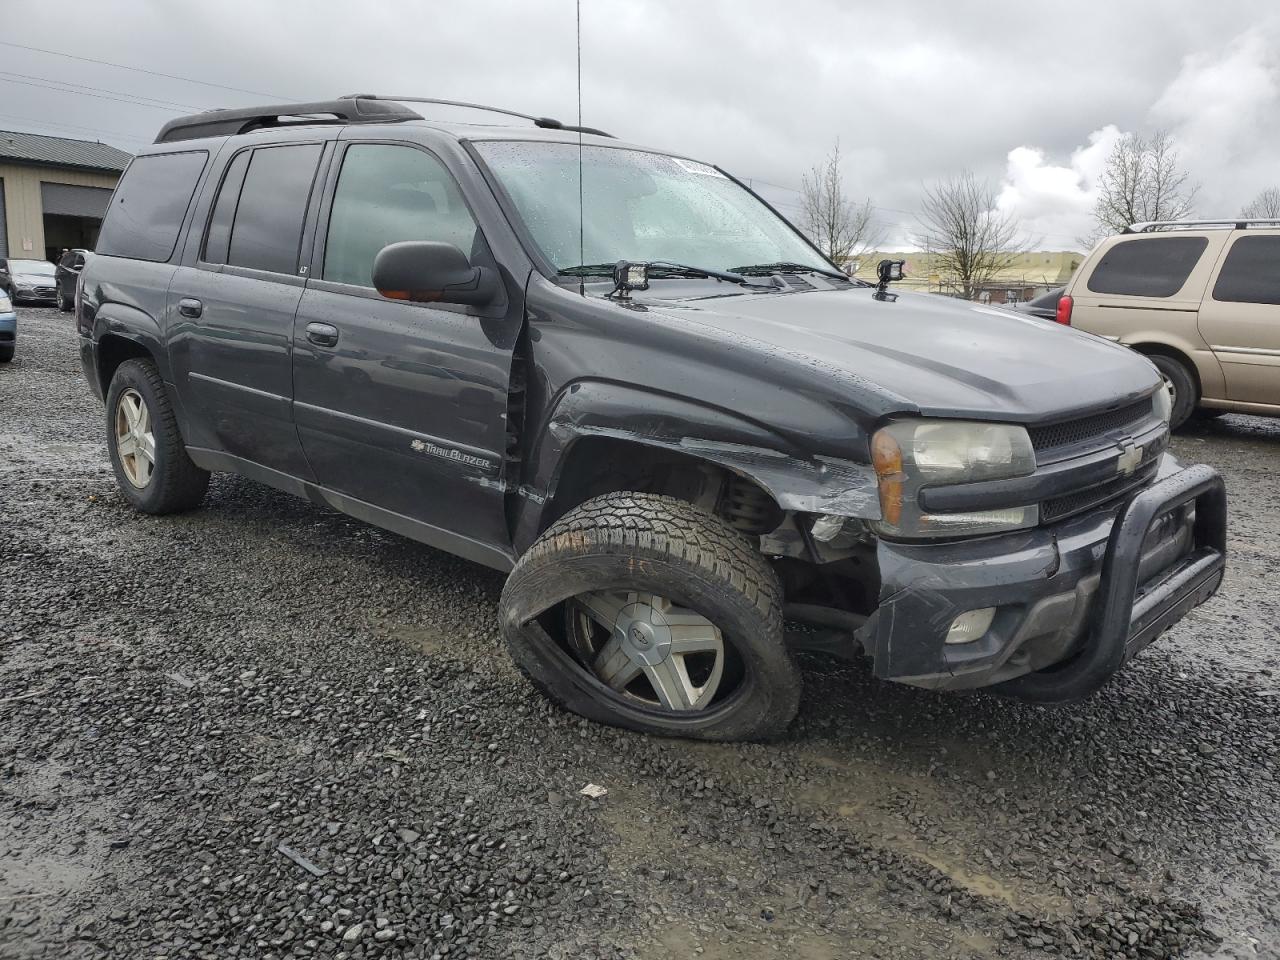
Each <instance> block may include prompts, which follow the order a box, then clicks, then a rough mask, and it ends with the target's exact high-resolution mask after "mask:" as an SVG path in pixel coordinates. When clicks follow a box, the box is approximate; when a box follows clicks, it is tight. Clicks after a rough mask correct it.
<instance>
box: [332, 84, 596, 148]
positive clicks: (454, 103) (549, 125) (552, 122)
mask: <svg viewBox="0 0 1280 960" xmlns="http://www.w3.org/2000/svg"><path fill="white" fill-rule="evenodd" d="M342 99H343V100H373V101H375V102H379V103H381V102H384V101H389V100H391V101H395V100H398V101H400V102H401V103H434V104H439V105H440V106H445V107H466V108H467V109H469V110H483V111H485V112H486V113H501V114H504V115H506V116H508V117H519V118H520V119H521V120H529V121H531V122H532V123H533V125H534V126H535V127H542V128H543V129H544V130H568V131H569V132H571V133H587V134H591V135H593V136H597V137H608V138H609V139H610V140H613V139H615V138H614V136H613V134H611V133H605V132H604V131H603V130H598V129H596V128H595V127H575V126H572V125H570V124H567V123H561V122H560V121H559V120H556V119H553V118H552V117H535V116H531V115H530V114H527V113H519V112H518V111H515V110H507V109H504V108H503V107H489V106H485V105H484V104H483V103H467V102H465V101H463V100H437V99H436V98H434V97H388V96H385V95H383V94H378V93H352V94H349V95H347V96H345V97H343V98H342Z"/></svg>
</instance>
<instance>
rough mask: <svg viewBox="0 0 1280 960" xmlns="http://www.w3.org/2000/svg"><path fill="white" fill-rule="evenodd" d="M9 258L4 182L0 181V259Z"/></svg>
mask: <svg viewBox="0 0 1280 960" xmlns="http://www.w3.org/2000/svg"><path fill="white" fill-rule="evenodd" d="M7 256H9V224H8V221H6V220H5V218H4V180H3V179H0V259H3V258H4V257H7Z"/></svg>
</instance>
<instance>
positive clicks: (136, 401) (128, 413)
mask: <svg viewBox="0 0 1280 960" xmlns="http://www.w3.org/2000/svg"><path fill="white" fill-rule="evenodd" d="M115 432H116V455H117V456H118V457H119V458H120V466H121V468H122V469H123V471H124V475H125V479H127V480H128V481H129V482H130V483H131V484H133V485H134V486H135V487H137V488H138V489H139V490H141V489H142V488H143V487H145V486H146V485H147V484H149V483H150V482H151V475H152V474H153V473H154V472H155V469H156V437H155V434H154V433H153V432H152V429H151V411H150V410H149V409H148V408H147V403H146V401H145V400H143V399H142V394H140V393H139V392H138V391H137V390H135V389H134V388H133V387H130V388H129V389H127V390H125V391H123V392H122V393H121V394H120V398H119V399H118V400H117V401H116V416H115Z"/></svg>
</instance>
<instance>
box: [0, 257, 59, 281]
mask: <svg viewBox="0 0 1280 960" xmlns="http://www.w3.org/2000/svg"><path fill="white" fill-rule="evenodd" d="M9 269H10V270H12V271H13V272H14V273H35V274H41V275H43V276H48V277H52V276H53V264H52V263H50V262H49V261H48V260H10V261H9Z"/></svg>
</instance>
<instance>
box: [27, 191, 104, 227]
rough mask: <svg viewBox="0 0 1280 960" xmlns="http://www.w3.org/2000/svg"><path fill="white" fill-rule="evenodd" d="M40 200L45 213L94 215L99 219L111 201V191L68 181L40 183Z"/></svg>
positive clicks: (79, 215)
mask: <svg viewBox="0 0 1280 960" xmlns="http://www.w3.org/2000/svg"><path fill="white" fill-rule="evenodd" d="M40 202H41V204H43V206H44V212H45V213H46V214H49V213H52V214H56V215H58V216H63V217H94V218H96V219H98V220H101V219H102V217H103V215H104V214H106V212H107V204H108V203H110V202H111V191H110V190H105V189H103V188H102V187H78V186H75V185H73V184H70V183H42V184H40Z"/></svg>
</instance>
